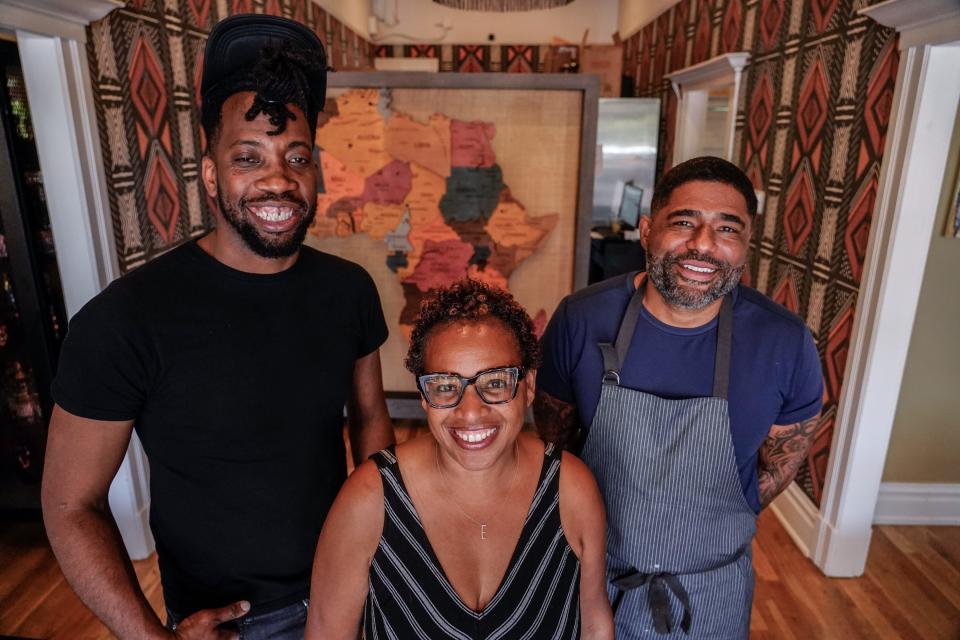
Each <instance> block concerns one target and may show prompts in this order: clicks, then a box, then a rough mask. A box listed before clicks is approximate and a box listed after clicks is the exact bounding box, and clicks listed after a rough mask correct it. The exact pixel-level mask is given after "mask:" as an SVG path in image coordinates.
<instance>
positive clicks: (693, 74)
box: [665, 51, 750, 165]
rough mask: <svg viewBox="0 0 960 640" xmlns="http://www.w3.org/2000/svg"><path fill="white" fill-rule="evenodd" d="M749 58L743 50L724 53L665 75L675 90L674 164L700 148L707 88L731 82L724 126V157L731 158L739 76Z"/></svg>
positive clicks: (723, 85) (704, 119)
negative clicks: (730, 93) (699, 140)
mask: <svg viewBox="0 0 960 640" xmlns="http://www.w3.org/2000/svg"><path fill="white" fill-rule="evenodd" d="M749 61H750V54H749V53H748V52H746V51H738V52H736V53H724V54H722V55H719V56H716V57H715V58H711V59H709V60H706V61H704V62H700V63H698V64H695V65H691V66H689V67H685V68H683V69H679V70H677V71H674V72H672V73H668V74H667V75H666V76H665V77H666V78H668V79H669V80H670V84H671V85H672V86H673V91H674V93H676V94H677V122H676V126H675V127H674V131H675V135H674V142H673V164H674V165H677V164H680V163H681V162H683V161H684V160H689V159H691V158H693V157H694V156H696V155H699V154H698V153H697V150H698V149H699V148H700V147H699V144H698V138H699V136H700V130H701V129H702V128H703V124H704V122H706V119H707V93H708V92H709V91H710V89H714V88H718V87H729V86H730V85H733V92H732V95H731V96H730V109H729V111H728V112H727V128H726V135H725V136H724V142H723V146H724V151H725V155H724V158H726V159H727V160H730V161H733V141H734V138H735V137H736V136H735V133H736V132H735V131H734V130H735V129H736V126H735V124H736V119H737V105H738V104H740V79H741V77H742V75H743V68H744V67H745V66H747V63H748V62H749Z"/></svg>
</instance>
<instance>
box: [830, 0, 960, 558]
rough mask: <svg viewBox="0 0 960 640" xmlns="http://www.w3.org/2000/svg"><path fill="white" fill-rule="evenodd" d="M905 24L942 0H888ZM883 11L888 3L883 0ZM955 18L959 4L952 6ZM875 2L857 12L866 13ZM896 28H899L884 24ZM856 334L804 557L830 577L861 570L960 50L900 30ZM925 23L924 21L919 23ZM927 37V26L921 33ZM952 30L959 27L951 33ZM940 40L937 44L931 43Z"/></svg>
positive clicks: (957, 83)
mask: <svg viewBox="0 0 960 640" xmlns="http://www.w3.org/2000/svg"><path fill="white" fill-rule="evenodd" d="M893 1H894V2H897V3H903V4H902V6H904V7H909V10H907V11H903V12H900V13H901V15H909V16H910V19H911V21H912V22H911V24H922V25H928V24H929V21H928V20H924V19H923V17H922V14H923V12H924V11H930V12H931V13H932V14H934V15H936V16H937V19H938V20H945V19H947V18H945V17H944V16H943V14H942V6H941V4H940V0H893ZM882 6H884V7H885V8H886V9H888V10H889V9H890V8H891V6H892V2H888V3H884V5H882ZM953 7H954V14H955V15H958V16H960V4H957V3H955V2H954V3H953ZM874 9H875V8H870V9H868V10H866V11H864V12H863V13H865V14H867V15H870V14H871V12H873V10H874ZM890 26H901V25H890ZM904 29H905V30H904V31H903V32H902V37H901V40H900V45H901V49H902V53H901V58H900V67H899V69H898V72H897V81H896V89H895V91H894V96H893V104H892V108H891V113H890V125H889V129H888V131H887V142H886V148H885V150H884V155H883V165H882V169H881V172H880V179H879V184H878V190H877V199H876V206H875V210H874V214H873V224H872V225H871V230H870V239H869V242H868V249H867V259H866V264H865V265H864V273H863V279H862V282H861V287H860V294H859V300H858V303H857V311H856V316H855V318H854V333H853V335H852V336H851V346H850V353H849V356H848V359H847V367H846V372H845V375H844V381H845V382H844V386H843V393H842V395H841V398H840V402H839V405H838V409H837V422H836V424H837V426H836V429H835V431H834V437H833V446H832V449H831V451H832V453H831V456H830V462H829V465H828V469H827V477H826V481H825V487H826V489H825V491H824V495H823V500H822V504H821V514H822V519H821V522H820V528H819V533H818V537H817V541H816V544H815V545H814V549H813V553H812V558H813V560H814V562H815V563H816V564H817V566H819V567H820V568H821V570H822V571H823V572H824V573H825V574H826V575H828V576H836V577H841V576H858V575H862V573H863V570H864V567H865V565H866V558H867V552H868V550H869V547H870V537H871V526H872V524H873V516H874V510H875V507H876V504H877V498H878V496H879V492H880V481H881V476H882V473H883V466H884V461H885V459H886V454H887V449H888V446H889V443H890V432H891V430H892V428H893V419H894V414H895V410H896V403H897V398H898V396H899V390H900V385H901V382H902V379H903V370H904V366H905V364H906V356H907V350H908V348H909V344H910V334H911V332H912V329H913V321H914V317H915V315H916V309H917V302H918V299H919V292H920V284H921V282H922V279H923V270H924V267H925V264H926V256H927V252H928V250H929V247H930V237H931V235H932V233H933V226H934V224H935V221H936V216H937V208H938V204H939V197H940V193H941V186H942V184H941V183H942V182H943V178H944V174H945V169H946V162H947V155H948V151H949V144H950V139H951V136H950V135H949V132H950V131H952V128H953V125H954V121H955V117H956V113H957V104H958V101H960V75H958V74H957V72H956V70H957V69H958V68H960V47H953V46H931V45H927V44H921V43H918V42H917V39H916V38H919V37H921V35H922V34H919V32H916V31H910V30H909V28H908V27H904ZM920 29H923V30H925V29H926V26H922V27H920ZM923 33H926V34H927V35H930V34H929V32H927V31H924V32H923ZM958 33H960V32H958ZM937 43H938V44H943V43H941V42H940V41H937Z"/></svg>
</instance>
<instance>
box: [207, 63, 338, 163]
mask: <svg viewBox="0 0 960 640" xmlns="http://www.w3.org/2000/svg"><path fill="white" fill-rule="evenodd" d="M320 66H321V61H320V59H319V58H318V57H317V56H316V54H315V53H314V52H310V51H305V50H302V49H294V50H289V51H284V50H280V49H275V48H273V47H264V48H263V49H262V50H261V52H260V56H259V58H258V60H257V63H256V64H255V65H254V66H253V67H250V68H249V69H244V70H243V71H241V72H239V73H236V74H234V75H233V76H232V77H230V78H229V79H227V80H226V81H224V82H222V83H220V84H219V85H218V86H217V88H216V89H215V90H214V91H212V92H210V94H209V95H206V96H204V98H203V105H202V108H201V111H202V113H201V121H202V125H203V130H204V133H206V136H207V146H208V148H209V147H210V145H212V144H213V140H214V139H215V138H216V135H217V133H218V132H219V129H220V116H221V111H222V109H223V103H224V102H226V101H227V99H228V98H229V97H230V96H232V95H233V94H235V93H240V92H242V91H253V92H254V93H255V97H254V99H253V106H251V107H250V109H249V110H248V111H247V113H246V114H244V117H245V118H246V119H247V120H253V119H255V118H256V117H257V116H259V115H260V114H261V113H263V114H266V115H267V116H268V117H269V118H270V124H271V125H273V126H274V127H276V129H275V130H273V131H268V132H267V134H268V135H271V136H275V135H279V134H281V133H283V131H284V130H285V129H286V128H287V121H288V120H296V119H297V116H296V115H295V114H294V113H293V112H292V111H290V109H289V108H288V107H287V105H288V104H294V105H296V106H298V107H300V110H301V111H303V113H304V114H305V115H306V117H307V126H308V127H310V136H311V138H312V137H313V135H314V134H315V133H316V127H317V111H316V109H315V107H314V106H313V105H312V104H311V101H310V84H309V82H308V77H309V75H308V74H309V72H316V71H325V69H320Z"/></svg>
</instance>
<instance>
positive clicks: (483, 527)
mask: <svg viewBox="0 0 960 640" xmlns="http://www.w3.org/2000/svg"><path fill="white" fill-rule="evenodd" d="M434 445H435V448H434V450H433V451H434V454H435V455H434V461H435V462H436V463H437V473H439V474H440V479H441V480H443V484H444V486H445V487H448V488H447V493H449V494H450V496H451V497H452V498H454V500H453V504H455V505H456V506H457V509H459V510H460V513H462V514H463V516H464V517H465V518H466V519H467V520H469V521H470V522H472V523H474V524H476V525H479V527H480V539H481V540H486V539H487V522H489V521H490V520H493V518H494V516H496V515H497V514H498V513H500V509H501V508H502V507H503V504H504V503H505V502H506V500H504V501H502V502H500V503H499V506H498V507H497V508H496V509H494V511H493V513H491V514H490V515H489V516H487V518H486V521H487V522H481V521H480V520H477V519H476V518H474V517H473V516H471V515H470V514H469V513H467V512H466V511H464V509H463V507H461V506H460V502H459V501H458V500H456V496H454V495H453V492H452V491H450V489H449V486H450V482H449V481H448V480H447V476H446V474H444V473H443V469H442V468H441V467H440V443H439V442H436V441H434ZM513 457H514V462H515V464H514V467H513V480H512V481H511V482H510V488H509V489H507V495H508V496H509V495H510V494H511V493H513V489H514V487H515V486H516V484H517V479H518V478H519V477H520V442H519V441H518V440H514V441H513Z"/></svg>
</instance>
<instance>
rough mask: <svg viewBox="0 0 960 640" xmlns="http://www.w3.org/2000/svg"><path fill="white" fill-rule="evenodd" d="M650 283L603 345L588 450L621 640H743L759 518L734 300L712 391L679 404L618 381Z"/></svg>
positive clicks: (721, 324)
mask: <svg viewBox="0 0 960 640" xmlns="http://www.w3.org/2000/svg"><path fill="white" fill-rule="evenodd" d="M643 290H644V285H641V286H640V287H638V288H637V291H636V293H635V294H634V295H633V296H632V297H631V300H630V303H629V305H628V306H627V311H626V313H625V315H624V318H623V321H622V322H621V324H620V329H619V331H618V333H617V337H616V342H615V343H614V344H608V343H602V344H600V345H599V346H600V349H601V351H602V353H603V361H604V373H603V385H602V389H601V392H600V403H599V404H598V406H597V411H596V414H595V415H594V419H593V424H592V425H591V426H590V432H589V433H588V434H587V440H586V443H585V444H584V448H583V451H582V458H583V460H584V461H585V462H586V463H587V465H588V466H589V467H590V469H591V470H592V471H593V473H594V475H595V476H596V478H597V482H598V483H599V485H600V491H601V493H602V494H603V497H604V502H605V504H606V509H607V527H608V531H607V575H608V577H609V579H610V582H609V585H608V591H609V594H610V597H611V599H612V600H613V603H614V619H615V621H616V632H617V633H616V637H617V638H618V640H623V639H626V640H630V639H632V638H649V637H661V636H678V637H688V638H711V639H726V638H729V639H731V640H732V639H743V638H746V637H747V636H748V633H749V628H750V606H751V602H752V600H753V566H752V561H751V553H750V543H751V541H752V540H753V536H754V533H755V531H756V514H755V513H754V511H753V509H752V508H751V507H750V505H749V504H748V503H747V500H746V497H745V496H744V495H743V489H742V487H741V484H740V476H739V474H738V472H737V464H736V458H735V455H734V449H733V441H732V439H731V435H730V417H729V414H728V412H727V387H728V386H729V377H730V376H729V374H730V347H731V337H732V331H733V327H732V325H733V302H732V299H731V297H730V296H729V295H728V296H726V298H724V300H723V303H722V305H721V308H720V315H719V318H718V322H717V355H716V360H715V365H714V383H713V395H712V396H711V397H708V398H687V399H682V400H674V399H668V398H661V397H659V396H655V395H652V394H649V393H644V392H642V391H636V390H634V389H628V388H626V387H622V386H620V375H619V372H620V365H621V363H622V362H623V361H624V358H625V357H626V355H627V350H628V348H629V346H630V341H631V339H632V338H633V334H634V330H635V328H636V326H637V321H638V319H639V317H640V309H641V306H642V304H643Z"/></svg>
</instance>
